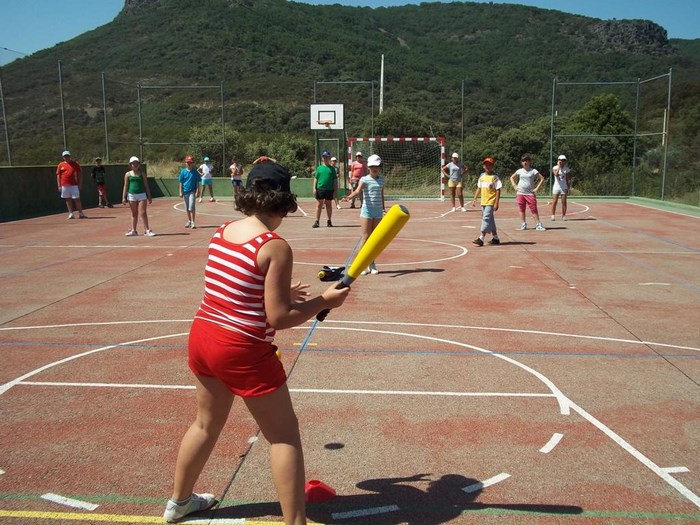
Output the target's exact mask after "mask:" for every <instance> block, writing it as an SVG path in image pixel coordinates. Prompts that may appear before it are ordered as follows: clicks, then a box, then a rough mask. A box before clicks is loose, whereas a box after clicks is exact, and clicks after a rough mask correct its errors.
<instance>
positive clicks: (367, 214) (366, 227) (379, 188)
mask: <svg viewBox="0 0 700 525" xmlns="http://www.w3.org/2000/svg"><path fill="white" fill-rule="evenodd" d="M367 169H369V175H365V176H364V177H362V178H361V179H360V181H359V182H358V183H357V188H355V190H354V191H353V192H352V193H350V195H346V196H345V197H343V202H347V201H349V200H351V199H355V198H356V197H357V196H358V195H362V208H361V209H360V224H361V226H362V245H364V244H365V243H366V242H367V239H368V238H369V236H370V235H371V233H372V232H373V231H374V229H375V228H376V227H377V224H379V221H381V220H382V217H384V210H385V207H384V177H382V176H381V171H382V159H381V158H380V157H379V155H370V156H369V158H368V159H367ZM361 247H362V246H360V248H361ZM368 273H371V274H372V275H376V274H378V273H379V270H377V265H376V264H375V262H374V261H372V262H371V263H370V265H369V268H367V269H366V270H363V271H362V275H367V274H368Z"/></svg>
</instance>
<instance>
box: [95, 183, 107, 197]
mask: <svg viewBox="0 0 700 525" xmlns="http://www.w3.org/2000/svg"><path fill="white" fill-rule="evenodd" d="M97 194H98V195H107V192H106V191H105V185H104V184H98V185H97Z"/></svg>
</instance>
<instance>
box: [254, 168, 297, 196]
mask: <svg viewBox="0 0 700 525" xmlns="http://www.w3.org/2000/svg"><path fill="white" fill-rule="evenodd" d="M291 179H292V177H291V175H289V170H287V168H285V167H284V166H282V165H281V164H275V163H270V162H263V163H261V164H255V165H254V166H253V168H252V169H251V170H250V171H249V172H248V179H247V180H246V187H247V188H250V187H252V186H254V185H256V184H259V183H256V181H267V183H264V184H263V186H264V187H265V188H267V189H271V190H280V191H286V192H287V193H291V189H290V187H289V181H290V180H291Z"/></svg>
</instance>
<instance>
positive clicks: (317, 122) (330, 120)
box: [310, 104, 343, 130]
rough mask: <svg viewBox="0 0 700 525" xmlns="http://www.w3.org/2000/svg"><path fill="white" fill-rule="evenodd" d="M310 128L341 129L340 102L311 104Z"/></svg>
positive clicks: (341, 111)
mask: <svg viewBox="0 0 700 525" xmlns="http://www.w3.org/2000/svg"><path fill="white" fill-rule="evenodd" d="M310 128H311V129H312V130H330V129H341V130H342V129H343V105H342V104H311V112H310Z"/></svg>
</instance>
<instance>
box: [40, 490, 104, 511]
mask: <svg viewBox="0 0 700 525" xmlns="http://www.w3.org/2000/svg"><path fill="white" fill-rule="evenodd" d="M41 499H45V500H47V501H53V502H54V503H58V504H59V505H65V506H67V507H73V508H76V509H85V510H95V509H96V508H97V507H99V505H95V504H94V503H88V502H87V501H80V500H77V499H73V498H66V497H65V496H59V495H58V494H53V493H51V492H48V493H46V494H42V496H41Z"/></svg>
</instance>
